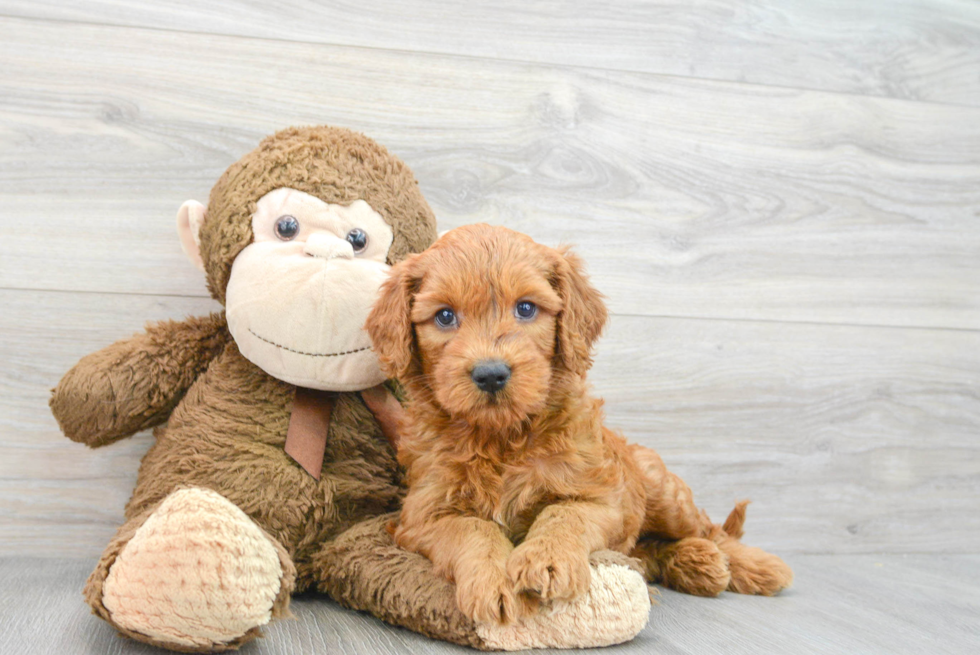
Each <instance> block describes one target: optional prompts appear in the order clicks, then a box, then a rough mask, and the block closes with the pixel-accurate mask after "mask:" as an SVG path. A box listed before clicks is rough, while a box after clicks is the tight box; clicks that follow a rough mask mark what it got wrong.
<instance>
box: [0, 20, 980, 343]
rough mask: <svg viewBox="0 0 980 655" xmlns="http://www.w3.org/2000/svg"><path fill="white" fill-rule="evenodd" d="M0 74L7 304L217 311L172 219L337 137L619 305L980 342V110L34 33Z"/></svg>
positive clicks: (630, 310)
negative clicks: (307, 131) (23, 292)
mask: <svg viewBox="0 0 980 655" xmlns="http://www.w3.org/2000/svg"><path fill="white" fill-rule="evenodd" d="M0 61H3V63H4V76H3V78H2V79H0V112H2V116H3V121H2V125H0V202H2V204H3V207H4V216H5V217H6V218H5V220H3V221H2V222H0V287H7V288H31V289H54V290H58V289H67V290H81V291H112V292H127V293H150V294H170V295H190V296H203V295H204V287H203V285H202V284H201V280H200V277H199V276H198V275H197V274H196V273H195V271H194V270H193V269H192V268H191V267H189V266H187V265H185V264H183V263H182V256H181V254H180V251H179V248H178V245H177V241H176V239H175V238H174V237H173V227H172V221H173V219H172V218H171V217H172V216H173V214H174V212H175V211H176V208H177V207H178V206H179V205H180V203H181V202H182V201H183V200H185V199H186V198H187V197H197V198H199V199H203V198H204V197H205V196H206V195H207V192H208V189H209V187H210V185H211V184H212V183H213V182H214V181H215V180H216V179H217V177H218V176H219V175H220V173H221V171H222V170H223V169H224V168H225V167H226V166H227V165H228V164H230V163H231V162H233V161H234V160H235V159H237V158H238V157H239V156H240V155H241V154H243V153H244V152H245V151H247V150H249V149H251V148H252V147H254V144H255V143H256V142H257V141H258V140H259V138H261V136H263V135H264V134H266V133H269V132H271V131H273V130H274V129H276V128H279V127H282V126H284V125H287V124H291V123H311V122H324V121H325V122H331V123H334V124H341V125H347V126H351V127H354V128H356V129H359V130H363V131H365V132H366V133H368V134H370V135H371V136H373V137H375V138H377V139H378V140H379V141H381V142H382V143H385V144H386V145H388V146H389V147H390V148H391V149H392V150H393V151H395V152H396V153H398V154H399V155H401V156H402V157H403V158H404V159H405V160H406V161H407V162H408V163H409V165H410V166H412V167H413V169H414V170H415V171H416V174H417V175H418V177H419V179H420V181H421V185H422V188H423V191H424V192H425V194H426V196H427V197H428V198H429V200H430V202H431V203H432V205H433V206H434V208H435V210H436V213H437V215H438V216H439V219H440V221H441V225H442V226H443V227H444V228H445V227H452V226H455V225H460V224H464V223H471V222H477V221H487V222H491V223H502V224H506V225H509V226H511V227H513V228H515V229H518V230H521V231H525V232H527V233H529V234H531V235H532V236H534V237H535V238H537V239H539V240H541V241H544V242H546V243H556V242H558V241H566V242H571V243H576V244H578V247H579V251H580V252H581V254H582V255H583V256H584V257H585V259H586V261H587V262H588V263H589V266H590V269H591V270H592V271H593V272H594V273H595V276H596V279H597V283H598V284H599V286H600V288H601V289H602V290H603V291H604V292H606V294H607V295H608V296H609V301H610V306H611V308H612V310H613V311H614V312H616V313H619V314H633V315H651V316H683V317H709V318H739V319H765V320H777V321H804V322H826V323H842V324H868V325H903V326H922V327H956V328H965V329H977V328H978V327H980V256H978V253H980V220H977V219H978V216H980V109H975V108H968V107H956V106H944V105H935V104H925V103H914V102H906V101H898V100H890V99H881V98H864V97H850V96H843V95H839V94H829V93H818V92H809V91H799V90H793V89H777V88H765V87H759V86H751V85H745V84H730V83H721V82H705V81H698V80H692V79H687V78H677V77H664V76H656V75H648V74H640V73H620V72H609V71H597V70H580V69H574V68H568V67H564V66H545V65H531V64H520V63H512V62H500V61H488V60H482V59H471V58H459V57H448V56H436V55H423V54H411V53H404V52H391V51H383V50H373V49H359V48H348V47H334V46H325V45H315V44H306V43H291V42H284V41H270V40H265V39H244V38H239V37H224V36H211V35H200V34H195V35H188V34H184V33H175V32H161V31H153V30H142V29H134V28H118V27H101V26H91V25H78V24H71V23H48V22H38V21H32V20H20V19H2V20H0ZM27 215H29V216H32V217H35V219H36V220H39V221H40V222H41V223H42V224H43V225H44V235H43V238H38V235H37V234H36V232H35V231H34V230H31V229H24V224H23V222H22V221H21V220H18V217H22V216H27ZM52 257H53V258H55V260H56V261H58V262H59V265H57V266H52V265H50V258H52Z"/></svg>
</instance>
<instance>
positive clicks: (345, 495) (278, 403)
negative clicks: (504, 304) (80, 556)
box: [51, 127, 482, 651]
mask: <svg viewBox="0 0 980 655" xmlns="http://www.w3.org/2000/svg"><path fill="white" fill-rule="evenodd" d="M277 186H291V187H293V188H299V189H300V190H304V191H306V192H307V193H311V194H313V195H316V196H317V197H319V198H320V199H322V200H324V201H325V202H345V201H350V200H353V199H355V198H364V199H366V200H367V201H368V202H369V203H370V204H371V205H372V206H373V207H374V208H375V209H377V210H378V211H379V212H380V213H381V214H382V216H383V217H384V218H385V220H386V221H387V222H388V223H389V224H390V225H391V226H392V228H393V232H394V234H395V240H394V243H393V245H392V247H391V250H390V251H389V259H390V260H391V261H392V262H396V261H398V260H400V259H401V258H403V257H404V256H405V255H406V254H408V253H409V252H413V251H420V250H422V249H423V248H425V247H426V246H427V245H428V244H429V243H430V242H431V241H433V240H434V239H435V220H434V218H433V215H432V212H431V210H430V209H429V208H428V205H427V204H426V203H425V200H424V199H423V198H422V196H421V194H420V193H419V190H418V187H417V185H416V183H415V180H414V179H413V177H412V175H411V173H410V172H409V171H408V169H407V168H406V167H405V166H404V165H403V164H402V163H401V162H400V161H399V160H397V159H396V158H394V157H393V156H391V155H390V154H388V153H387V151H385V150H384V149H383V148H382V147H380V146H378V145H377V144H375V143H374V142H373V141H371V140H369V139H367V138H366V137H364V136H362V135H359V134H355V133H353V132H348V131H346V130H339V129H336V128H327V127H322V128H303V129H292V130H286V131H283V132H280V133H279V134H276V135H274V136H272V137H270V138H268V139H266V140H265V141H263V142H262V144H261V145H260V146H259V148H258V149H257V150H256V151H254V152H252V153H250V154H249V155H246V156H245V157H243V158H242V160H241V161H240V162H238V163H236V164H235V165H234V166H232V167H231V168H230V169H229V170H228V172H227V173H226V174H225V175H224V176H222V178H221V181H220V182H219V183H218V184H217V186H216V187H215V188H214V191H213V192H212V194H211V199H210V204H209V208H208V217H207V219H206V221H205V224H204V226H203V228H202V235H201V238H202V242H201V251H202V254H203V257H204V260H205V264H206V268H207V274H208V283H209V286H210V288H211V292H212V295H213V296H214V297H215V298H216V299H218V300H219V301H222V300H223V298H224V291H225V285H226V284H227V280H228V271H229V269H230V267H231V264H232V262H233V260H234V258H235V256H236V255H237V253H238V252H240V251H241V249H242V248H243V247H244V246H245V245H247V244H248V243H249V242H250V240H251V238H252V237H251V229H250V222H249V215H250V213H251V211H252V210H253V209H254V205H255V201H256V200H258V198H259V197H261V196H262V195H263V194H265V193H266V192H267V191H269V190H270V189H272V188H274V187H277ZM295 391H296V388H295V387H294V386H292V385H290V384H287V383H285V382H282V381H280V380H277V379H275V378H273V377H271V376H269V375H267V374H266V373H264V372H263V371H262V370H260V369H259V368H258V367H256V366H255V365H253V364H252V363H250V362H249V361H247V360H246V359H245V358H244V357H243V356H242V355H241V354H240V353H239V351H238V348H237V346H236V344H235V342H234V340H233V339H232V338H231V336H230V334H229V333H228V329H227V325H226V323H225V320H224V316H223V314H214V315H212V316H210V317H205V318H191V319H188V320H187V321H184V322H179V323H178V322H164V323H159V324H156V325H153V326H150V327H148V328H147V331H146V332H145V333H143V334H139V335H136V336H134V337H132V338H131V339H127V340H124V341H120V342H118V343H116V344H114V345H111V346H109V347H107V348H105V349H103V350H101V351H99V352H96V353H93V354H91V355H88V356H87V357H85V358H83V359H82V360H81V361H80V362H79V363H78V364H77V365H76V366H75V367H74V368H73V369H72V370H71V371H69V372H68V373H67V374H66V375H65V377H64V378H63V379H62V380H61V382H60V383H59V384H58V386H57V388H56V389H55V390H54V392H53V395H52V398H51V409H52V411H53V412H54V415H55V416H56V418H57V419H58V422H59V424H60V425H61V427H62V429H63V430H64V432H65V434H66V435H68V436H69V437H70V438H72V439H74V440H75V441H79V442H82V443H85V444H87V445H89V446H91V447H98V446H103V445H106V444H108V443H111V442H113V441H115V440H117V439H121V438H123V437H126V436H129V435H132V434H133V433H135V432H136V431H138V430H142V429H145V428H149V427H153V426H157V427H156V429H155V431H154V436H155V443H154V445H153V446H152V447H151V448H150V450H149V452H147V454H146V456H145V457H144V459H143V462H142V464H141V466H140V471H139V477H138V479H137V483H136V489H135V490H134V492H133V496H132V498H131V499H130V501H129V503H128V504H127V506H126V522H125V524H124V525H123V526H122V527H121V528H120V529H119V531H118V533H117V535H116V537H115V538H114V539H113V540H112V542H111V543H110V544H109V546H108V547H107V549H106V550H105V552H104V554H103V556H102V558H101V560H100V562H99V564H98V566H97V567H96V570H95V571H94V572H93V573H92V575H91V577H90V578H89V581H88V585H87V587H86V592H85V593H86V599H87V601H88V602H89V604H90V605H91V606H92V608H93V611H94V612H95V613H97V614H98V615H99V616H101V617H103V618H105V619H106V620H108V621H110V622H112V616H111V613H110V612H109V611H108V610H107V609H106V607H105V606H104V605H103V603H102V598H103V594H102V591H103V583H104V582H105V580H106V576H107V575H108V574H109V571H110V569H111V567H112V566H113V563H114V562H115V561H116V557H117V556H118V555H119V553H120V552H121V551H122V550H123V548H124V547H125V546H126V544H127V543H128V542H129V540H130V538H131V537H132V536H133V535H134V533H135V532H136V530H137V529H138V528H139V527H140V526H141V525H142V524H143V522H144V521H145V520H146V518H147V516H149V515H150V513H152V511H153V510H154V509H155V508H156V507H157V506H158V505H159V504H160V503H161V501H163V500H164V499H165V498H166V497H167V496H168V495H169V494H171V493H172V492H174V491H175V490H177V489H180V488H183V487H203V488H207V489H211V490H214V491H216V492H218V493H220V494H221V495H222V496H224V497H225V498H226V499H228V500H230V501H231V502H232V503H234V504H235V505H236V506H237V507H239V508H241V509H242V510H243V511H244V512H245V513H246V514H247V515H248V516H249V517H250V518H251V519H252V520H253V521H254V522H255V523H256V524H257V525H258V526H259V527H260V528H261V530H262V531H263V532H264V534H266V535H268V536H269V537H270V538H271V540H272V541H273V543H274V545H275V547H276V550H277V552H278V553H279V555H280V560H281V562H282V576H283V577H282V581H281V582H282V586H281V591H280V593H279V595H278V597H277V599H276V601H275V606H274V607H273V616H278V615H282V614H284V613H286V611H287V605H288V602H289V595H290V592H291V591H293V590H295V591H302V590H304V589H308V588H311V587H313V586H316V587H318V588H319V589H321V590H323V591H326V592H329V593H330V594H332V595H333V596H334V598H336V599H337V600H338V601H339V602H341V603H344V604H346V605H348V606H352V607H356V608H359V609H367V610H369V611H371V612H373V613H374V614H376V615H378V616H380V617H381V618H384V619H386V620H389V621H393V622H397V623H399V624H401V625H405V626H407V627H410V628H412V629H415V630H418V631H421V632H424V633H426V634H432V635H436V636H439V637H441V638H444V639H449V640H452V641H457V642H460V643H465V644H469V645H477V646H479V645H481V643H482V642H481V640H480V639H479V637H478V636H477V635H476V633H475V631H474V628H473V625H472V623H471V622H469V621H468V620H466V619H465V617H463V616H462V615H460V614H459V613H458V611H457V610H456V609H455V607H454V604H453V602H452V594H451V591H449V590H447V589H446V585H445V584H444V582H443V581H442V580H441V579H439V578H437V577H435V576H434V575H433V574H432V572H431V568H430V567H429V565H428V562H425V560H424V559H423V558H421V557H416V556H412V557H401V558H398V559H395V560H388V559H387V557H388V555H389V554H390V553H391V552H392V550H393V549H394V546H393V544H392V543H391V539H390V537H389V536H388V535H387V534H386V533H385V532H384V528H383V522H379V521H377V520H370V521H368V522H365V521H366V520H367V519H372V517H377V516H379V515H383V514H384V513H386V512H389V511H391V510H393V509H397V507H398V504H399V501H400V498H401V495H402V493H403V489H402V488H401V487H400V473H399V467H398V464H397V462H396V459H395V453H394V452H393V450H392V448H391V446H390V445H389V444H388V442H387V440H386V439H385V437H384V435H383V434H382V431H381V428H380V426H379V425H378V422H377V421H376V420H375V418H374V416H372V414H371V412H370V411H369V410H368V408H367V407H366V406H365V404H364V402H363V401H362V399H361V397H360V396H359V395H358V394H355V393H338V394H336V396H335V406H334V410H333V417H332V421H331V424H330V429H329V433H328V438H327V445H326V454H325V457H324V463H323V469H322V473H321V477H320V480H319V481H317V480H315V479H314V478H313V477H312V476H310V475H309V474H307V473H306V472H305V471H303V470H302V469H301V468H300V467H299V465H297V464H296V462H294V461H293V460H292V459H290V458H289V457H288V456H287V455H286V454H285V452H284V450H283V445H284V442H285V439H286V431H287V427H288V425H289V417H290V410H291V406H292V402H293V397H294V394H295ZM349 529H350V530H353V531H352V532H351V531H348V530H349ZM345 531H348V532H345ZM440 594H442V596H440ZM114 625H115V624H114ZM117 627H119V626H117ZM125 632H126V633H127V634H129V636H131V637H133V638H136V639H140V640H142V641H147V642H150V643H154V644H156V645H159V646H164V647H167V648H171V649H178V650H185V648H182V647H180V646H179V645H175V644H173V643H169V642H161V641H159V640H155V639H152V638H149V637H147V636H146V635H141V634H138V633H133V632H132V631H125ZM258 632H259V631H258V629H257V628H256V629H254V630H252V631H250V632H249V633H248V634H245V635H242V636H241V637H240V638H238V639H236V640H234V641H232V642H230V643H215V644H211V645H210V646H209V647H207V648H204V650H216V651H217V650H226V649H228V648H235V647H237V646H239V645H240V644H242V643H244V642H246V641H248V640H249V639H251V638H253V637H255V636H256V635H257V634H258Z"/></svg>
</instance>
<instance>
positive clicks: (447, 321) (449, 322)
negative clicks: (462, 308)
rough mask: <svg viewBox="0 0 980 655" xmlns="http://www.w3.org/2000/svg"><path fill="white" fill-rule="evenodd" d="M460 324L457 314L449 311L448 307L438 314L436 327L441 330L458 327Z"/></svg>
mask: <svg viewBox="0 0 980 655" xmlns="http://www.w3.org/2000/svg"><path fill="white" fill-rule="evenodd" d="M458 323H459V322H458V320H457V319H456V312H454V311H453V310H451V309H449V308H448V307H445V308H443V309H440V310H439V311H437V312H436V325H438V326H439V327H441V328H451V327H456V325H457V324H458Z"/></svg>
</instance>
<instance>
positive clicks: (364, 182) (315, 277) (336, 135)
mask: <svg viewBox="0 0 980 655" xmlns="http://www.w3.org/2000/svg"><path fill="white" fill-rule="evenodd" d="M177 231H178V233H179V234H180V238H181V244H182V245H183V247H184V250H185V252H186V253H187V254H188V256H189V257H190V258H191V260H192V261H193V262H194V263H195V264H196V265H197V266H198V267H199V268H201V269H202V270H203V271H204V272H205V274H206V276H207V283H208V288H209V290H210V291H211V295H212V296H213V297H214V298H215V299H216V300H218V302H221V303H222V304H223V305H224V306H225V312H226V315H227V318H228V329H229V331H230V332H231V335H232V337H233V338H234V339H235V342H236V343H237V345H238V348H239V350H240V351H241V353H242V355H244V356H245V357H246V358H247V359H248V360H250V361H251V362H252V363H254V364H256V365H257V366H258V367H259V368H261V369H263V370H264V371H265V372H266V373H268V374H270V375H272V376H273V377H276V378H279V379H280V380H284V381H286V382H289V383H292V384H296V385H299V386H304V387H311V388H314V389H325V390H330V391H353V390H358V389H365V388H368V387H370V386H373V385H375V384H378V383H380V382H381V381H383V380H384V377H385V376H384V374H383V373H382V372H381V370H380V368H379V366H378V361H377V357H376V356H375V354H374V352H373V351H372V350H371V340H370V338H369V337H368V335H367V332H365V330H364V327H363V326H364V321H365V319H366V318H367V315H368V313H369V312H370V310H371V305H372V303H373V302H374V301H375V299H376V298H377V295H378V290H379V288H380V286H381V283H382V282H383V281H384V280H385V277H386V275H387V271H388V269H389V267H390V265H392V264H396V263H398V262H399V261H401V260H402V259H404V258H405V257H406V256H407V255H408V254H410V253H413V252H421V251H422V250H424V249H425V248H427V247H428V246H429V245H430V244H431V243H432V242H433V241H435V238H436V221H435V216H434V215H433V213H432V210H431V209H430V208H429V205H428V204H427V203H426V201H425V199H424V198H423V197H422V193H421V192H420V191H419V188H418V183H417V182H416V181H415V177H414V176H413V175H412V172H411V171H410V170H409V169H408V167H407V166H405V164H404V163H402V162H401V161H400V160H399V159H398V158H396V157H395V156H393V155H392V154H390V153H389V152H388V151H387V150H385V149H384V148H383V147H382V146H380V145H378V144H377V143H375V142H374V141H372V140H371V139H369V138H367V137H365V136H364V135H362V134H358V133H355V132H351V131H349V130H345V129H342V128H335V127H326V126H321V127H307V128H290V129H287V130H283V131H281V132H278V133H277V134H274V135H273V136H270V137H268V138H266V139H265V140H263V141H262V143H260V144H259V147H258V148H256V149H255V150H253V151H252V152H250V153H249V154H247V155H245V156H244V157H242V158H241V159H240V160H239V161H237V162H236V163H235V164H233V165H232V166H231V167H230V168H229V169H228V170H227V171H225V173H224V175H222V176H221V179H219V180H218V183H217V184H216V185H215V186H214V188H213V189H212V190H211V197H210V200H209V202H208V206H207V209H205V208H204V206H203V205H201V204H200V203H198V202H195V201H188V202H186V203H184V205H183V206H182V207H181V208H180V211H179V212H178V214H177Z"/></svg>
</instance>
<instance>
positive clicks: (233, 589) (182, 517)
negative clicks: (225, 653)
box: [102, 488, 282, 648]
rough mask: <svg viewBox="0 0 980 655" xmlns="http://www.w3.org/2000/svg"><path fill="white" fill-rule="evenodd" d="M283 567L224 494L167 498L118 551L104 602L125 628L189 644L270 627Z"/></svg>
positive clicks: (184, 493)
mask: <svg viewBox="0 0 980 655" xmlns="http://www.w3.org/2000/svg"><path fill="white" fill-rule="evenodd" d="M281 578H282V568H281V566H280V563H279V555H278V553H277V551H276V548H275V546H274V545H273V544H272V543H271V542H270V541H269V538H268V537H266V536H265V534H263V532H262V531H261V530H260V529H259V528H258V527H257V526H256V525H255V524H254V523H253V522H252V520H251V519H249V518H248V516H246V515H245V513H244V512H242V511H241V510H240V509H238V508H237V507H235V506H234V505H233V504H232V503H231V502H229V501H228V500H226V499H225V498H224V497H223V496H221V495H220V494H218V493H216V492H214V491H210V490H207V489H196V488H192V489H182V490H179V491H175V492H174V493H172V494H171V495H170V496H168V497H167V498H166V499H165V500H164V501H163V503H161V504H160V506H159V507H158V508H157V509H156V511H154V512H153V514H151V515H150V517H149V518H148V519H147V520H146V522H145V523H144V524H143V525H142V526H141V527H140V528H139V529H138V530H137V531H136V534H135V535H133V538H132V539H131V540H130V541H129V543H128V544H126V547H125V548H124V549H123V550H122V552H121V553H120V554H119V556H118V558H117V559H116V561H115V562H114V563H113V565H112V568H111V569H110V570H109V575H108V577H107V578H106V581H105V586H104V587H103V599H102V603H103V605H105V607H106V609H108V610H109V612H110V613H111V615H112V620H113V621H114V622H115V623H117V624H118V625H119V626H121V627H123V628H125V629H127V630H132V631H134V632H138V633H140V634H144V635H146V636H148V637H151V638H153V639H155V640H158V641H160V642H166V643H172V644H175V645H179V646H183V647H187V648H209V647H211V646H212V645H219V644H225V643H228V642H230V641H232V640H234V639H236V638H239V637H241V636H242V635H244V634H245V633H247V632H248V631H249V630H251V629H253V628H256V627H258V626H262V625H265V624H266V623H268V622H269V620H270V618H271V616H272V607H273V603H274V601H275V599H276V596H277V594H278V593H279V588H280V585H281Z"/></svg>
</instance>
